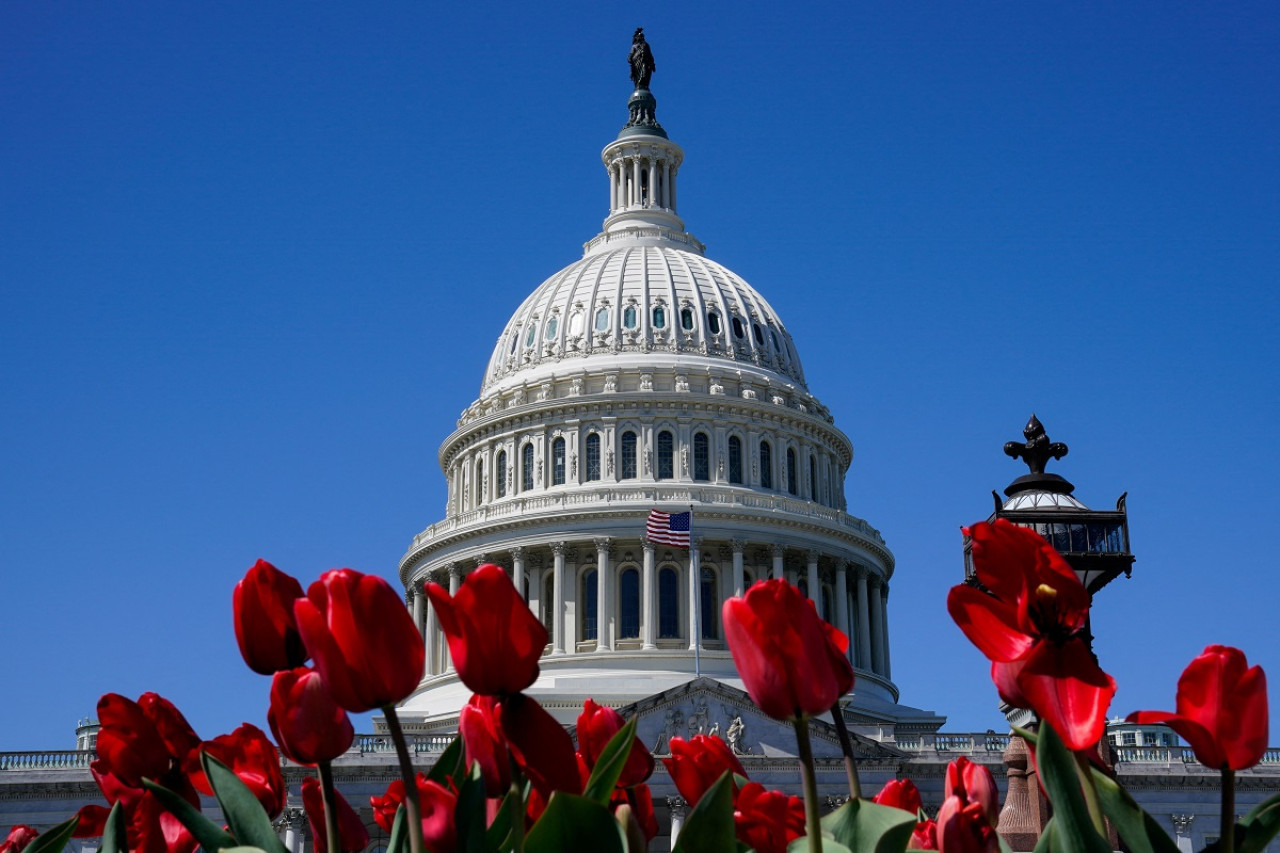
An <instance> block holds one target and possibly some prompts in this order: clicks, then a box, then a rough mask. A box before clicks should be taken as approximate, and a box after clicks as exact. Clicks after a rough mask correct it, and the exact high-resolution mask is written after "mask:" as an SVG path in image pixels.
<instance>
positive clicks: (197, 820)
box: [142, 779, 236, 850]
mask: <svg viewBox="0 0 1280 853" xmlns="http://www.w3.org/2000/svg"><path fill="white" fill-rule="evenodd" d="M142 785H143V787H144V788H146V789H147V790H148V791H150V792H151V793H152V794H153V795H154V796H155V798H156V799H157V800H159V801H160V805H162V806H164V808H165V811H167V812H169V814H171V815H173V816H174V817H176V818H177V819H178V820H179V821H181V823H182V825H183V826H185V827H186V828H187V831H188V832H190V833H191V835H192V837H193V838H195V840H196V842H197V843H198V844H199V845H200V846H201V847H203V848H204V849H205V850H221V849H222V848H224V847H235V846H236V840H235V838H233V837H232V836H231V834H230V833H228V832H227V831H226V830H225V829H223V828H222V827H220V826H218V825H217V824H216V823H214V822H213V821H211V820H209V818H208V817H206V816H205V815H203V814H201V812H200V810H199V809H198V808H196V807H195V806H193V805H191V803H189V802H187V801H186V800H185V799H183V798H182V797H181V796H179V795H178V794H176V793H174V792H173V791H170V790H169V789H168V788H166V787H164V786H163V785H157V784H156V783H155V782H152V781H151V780H150V779H143V780H142Z"/></svg>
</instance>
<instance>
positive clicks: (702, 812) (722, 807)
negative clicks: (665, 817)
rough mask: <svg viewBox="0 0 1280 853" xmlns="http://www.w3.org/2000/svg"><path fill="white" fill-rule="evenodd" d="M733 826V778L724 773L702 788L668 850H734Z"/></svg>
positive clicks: (715, 852) (704, 852) (677, 852)
mask: <svg viewBox="0 0 1280 853" xmlns="http://www.w3.org/2000/svg"><path fill="white" fill-rule="evenodd" d="M737 849H738V838H737V834H736V833H735V831H734V826H733V781H732V778H731V776H730V774H728V773H725V774H724V775H723V776H721V777H720V778H719V780H717V781H716V783H715V784H714V785H712V786H711V787H710V788H708V789H707V790H706V792H705V793H704V794H703V795H702V799H700V800H698V804H697V805H696V806H694V807H693V809H692V810H690V812H689V816H688V817H687V818H685V821H684V825H683V826H681V827H680V834H679V835H677V836H676V846H675V847H674V848H673V849H672V853H736V851H737Z"/></svg>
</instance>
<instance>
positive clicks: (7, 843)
mask: <svg viewBox="0 0 1280 853" xmlns="http://www.w3.org/2000/svg"><path fill="white" fill-rule="evenodd" d="M39 834H40V833H38V832H36V831H35V830H34V829H32V828H31V827H29V826H27V825H26V824H25V823H19V824H15V825H14V827H13V828H12V829H10V830H9V835H8V837H6V838H5V840H4V841H0V853H22V850H23V848H24V847H26V846H27V845H28V844H30V843H31V842H32V841H34V840H35V839H36V836H37V835H39Z"/></svg>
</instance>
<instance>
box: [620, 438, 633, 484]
mask: <svg viewBox="0 0 1280 853" xmlns="http://www.w3.org/2000/svg"><path fill="white" fill-rule="evenodd" d="M635 478H636V434H635V433H634V432H632V431H631V430H627V431H626V432H624V433H623V434H622V479H624V480H634V479H635Z"/></svg>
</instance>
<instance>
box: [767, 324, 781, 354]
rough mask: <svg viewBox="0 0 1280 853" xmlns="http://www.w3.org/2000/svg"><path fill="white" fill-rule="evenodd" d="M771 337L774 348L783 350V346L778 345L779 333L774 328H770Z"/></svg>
mask: <svg viewBox="0 0 1280 853" xmlns="http://www.w3.org/2000/svg"><path fill="white" fill-rule="evenodd" d="M769 338H770V339H771V340H772V341H773V348H774V350H776V351H777V352H782V347H780V346H778V333H777V332H775V331H774V330H773V329H770V330H769Z"/></svg>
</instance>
